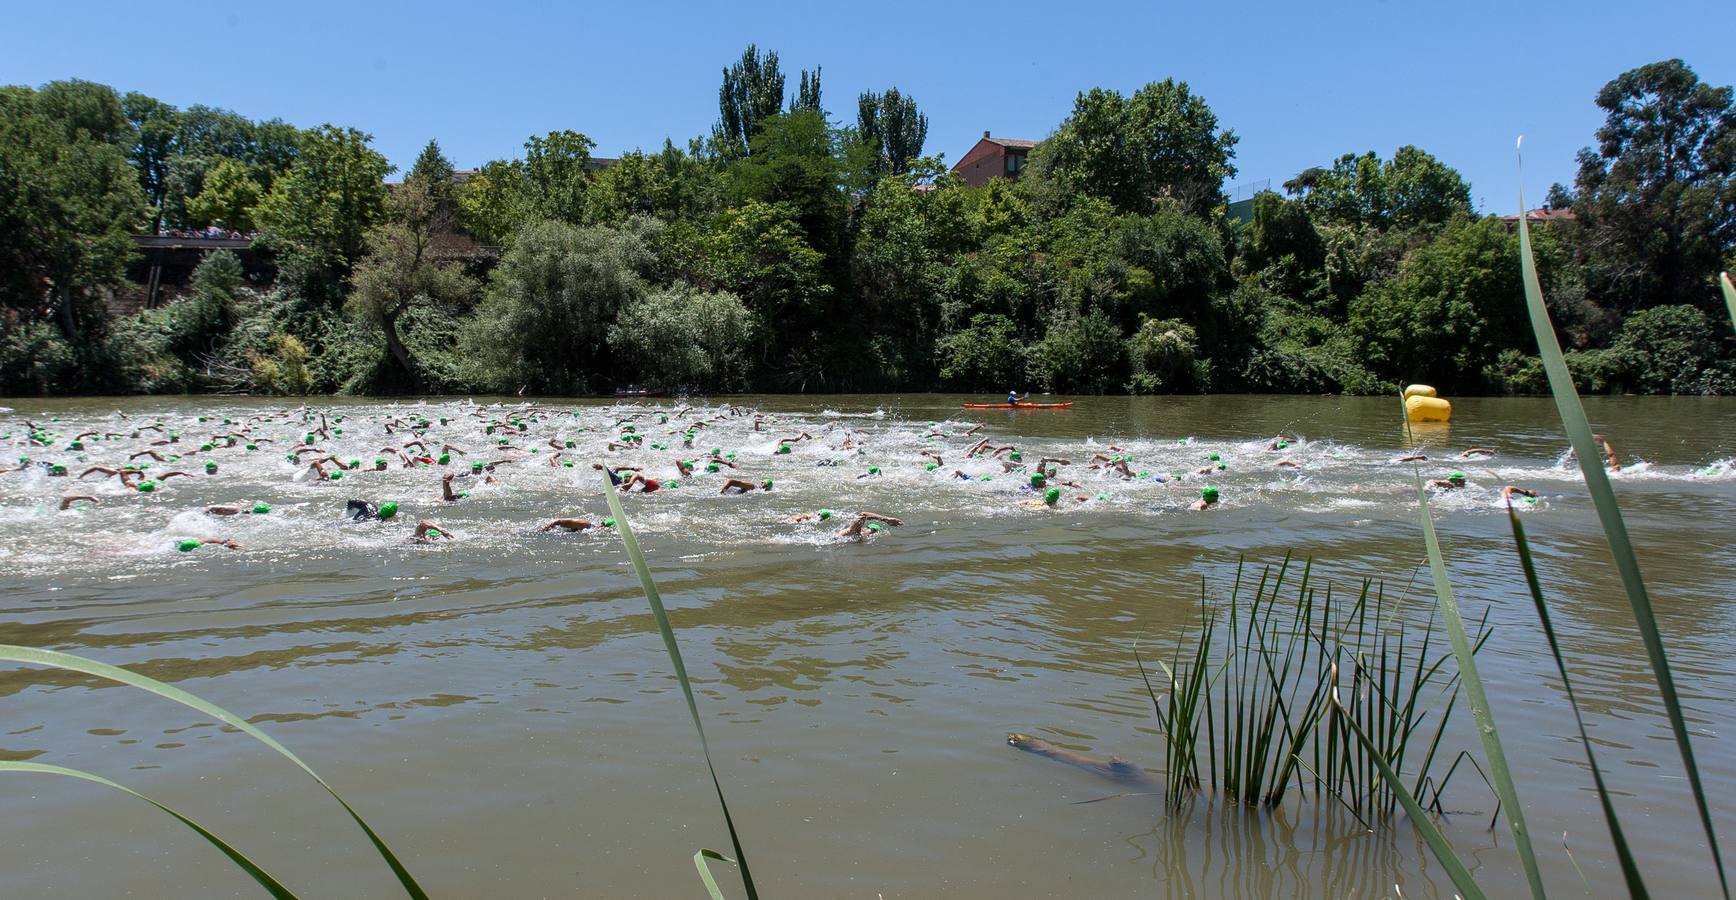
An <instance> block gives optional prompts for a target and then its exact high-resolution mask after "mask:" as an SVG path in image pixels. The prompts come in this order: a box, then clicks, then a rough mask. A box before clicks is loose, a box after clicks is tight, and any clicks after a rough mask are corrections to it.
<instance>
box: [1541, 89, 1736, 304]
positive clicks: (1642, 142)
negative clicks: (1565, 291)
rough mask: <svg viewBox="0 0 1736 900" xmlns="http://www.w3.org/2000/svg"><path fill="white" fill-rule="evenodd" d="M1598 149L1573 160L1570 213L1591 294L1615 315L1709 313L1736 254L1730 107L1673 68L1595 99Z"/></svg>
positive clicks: (1726, 99) (1735, 163) (1734, 103)
mask: <svg viewBox="0 0 1736 900" xmlns="http://www.w3.org/2000/svg"><path fill="white" fill-rule="evenodd" d="M1597 105H1598V108H1599V109H1602V110H1603V111H1604V113H1605V119H1604V123H1603V126H1602V127H1600V128H1599V129H1598V130H1597V146H1596V147H1587V148H1586V149H1584V150H1581V151H1580V153H1579V178H1578V199H1577V200H1576V201H1575V202H1574V205H1573V210H1574V213H1575V215H1576V216H1577V218H1578V221H1579V223H1580V224H1581V226H1582V227H1583V228H1584V229H1586V231H1587V233H1588V236H1589V248H1588V249H1589V251H1590V255H1591V258H1592V263H1591V280H1592V285H1593V290H1594V292H1595V293H1596V294H1598V295H1599V296H1601V297H1602V298H1603V300H1604V302H1606V303H1608V304H1610V305H1612V306H1614V307H1615V308H1617V309H1619V310H1624V311H1625V310H1632V309H1637V308H1641V307H1645V306H1651V305H1658V304H1684V303H1693V304H1699V305H1701V306H1703V307H1705V308H1707V309H1715V308H1716V305H1717V294H1718V290H1717V288H1716V287H1715V286H1714V285H1713V283H1712V279H1713V278H1714V277H1715V276H1716V273H1717V271H1718V267H1719V264H1720V261H1721V259H1720V258H1721V256H1722V255H1723V254H1724V253H1726V252H1728V250H1729V248H1730V247H1731V246H1732V245H1733V244H1736V100H1733V95H1732V91H1731V88H1730V87H1728V86H1726V87H1713V86H1712V85H1709V84H1706V83H1704V82H1702V81H1701V80H1700V79H1699V76H1697V75H1696V74H1695V73H1694V70H1693V69H1691V68H1689V67H1688V66H1687V64H1686V63H1684V62H1682V61H1681V60H1679V59H1671V60H1665V61H1663V62H1655V63H1652V64H1650V65H1645V66H1641V67H1639V68H1637V69H1633V70H1630V71H1627V72H1623V73H1622V74H1621V75H1618V76H1616V78H1615V79H1614V80H1612V81H1610V82H1609V83H1608V84H1606V85H1604V86H1603V89H1602V90H1600V91H1598V94H1597Z"/></svg>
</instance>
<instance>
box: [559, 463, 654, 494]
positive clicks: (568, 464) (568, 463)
mask: <svg viewBox="0 0 1736 900" xmlns="http://www.w3.org/2000/svg"><path fill="white" fill-rule="evenodd" d="M568 465H571V463H568ZM663 486H664V487H666V488H678V487H680V486H681V482H679V481H676V480H674V479H670V480H669V481H665V482H663Z"/></svg>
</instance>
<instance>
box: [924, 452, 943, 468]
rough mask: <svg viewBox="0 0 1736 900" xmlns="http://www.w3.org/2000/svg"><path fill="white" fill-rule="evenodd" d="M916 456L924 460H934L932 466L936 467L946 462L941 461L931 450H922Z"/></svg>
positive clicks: (938, 455)
mask: <svg viewBox="0 0 1736 900" xmlns="http://www.w3.org/2000/svg"><path fill="white" fill-rule="evenodd" d="M917 455H918V456H921V457H923V458H924V459H932V460H934V464H935V465H937V466H944V465H946V460H944V459H942V458H941V456H940V454H938V453H936V452H934V451H933V450H924V451H922V452H921V453H919V454H917Z"/></svg>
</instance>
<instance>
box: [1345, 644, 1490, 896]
mask: <svg viewBox="0 0 1736 900" xmlns="http://www.w3.org/2000/svg"><path fill="white" fill-rule="evenodd" d="M1337 668H1338V666H1337V665H1336V664H1334V665H1333V670H1334V671H1333V673H1332V682H1333V688H1332V703H1333V705H1334V706H1337V707H1338V711H1339V712H1340V713H1342V715H1341V716H1340V719H1341V720H1342V721H1343V722H1344V723H1345V724H1346V725H1348V726H1350V731H1351V733H1352V734H1354V735H1356V740H1357V743H1359V744H1361V745H1362V749H1363V751H1364V752H1365V753H1367V755H1368V758H1369V759H1371V760H1373V761H1374V765H1375V767H1376V768H1377V769H1379V770H1380V777H1381V778H1383V779H1385V780H1386V784H1387V787H1389V788H1391V789H1392V794H1393V796H1394V797H1397V798H1398V802H1399V803H1400V804H1402V805H1403V806H1404V811H1405V815H1407V816H1409V817H1410V820H1411V824H1412V825H1414V826H1416V829H1417V832H1418V833H1420V834H1421V835H1422V836H1423V841H1424V842H1426V843H1427V844H1428V845H1429V850H1430V851H1431V852H1433V853H1434V855H1435V859H1437V860H1439V861H1440V863H1441V867H1442V868H1444V869H1446V870H1447V877H1448V878H1451V879H1452V880H1453V886H1454V887H1456V888H1458V889H1459V896H1461V897H1463V898H1464V900H1484V898H1485V897H1486V896H1487V895H1485V894H1484V893H1483V889H1482V888H1481V887H1479V886H1478V885H1477V880H1476V879H1475V878H1472V877H1471V871H1470V870H1469V869H1466V868H1465V864H1464V863H1462V862H1460V861H1459V857H1458V855H1457V854H1455V853H1454V852H1453V846H1452V845H1451V844H1449V843H1447V836H1446V835H1444V834H1441V829H1440V826H1438V825H1436V824H1435V823H1434V820H1433V819H1430V818H1429V816H1428V813H1425V812H1423V808H1422V807H1421V806H1419V805H1417V801H1416V799H1415V798H1414V797H1412V796H1411V795H1410V791H1409V789H1407V788H1406V787H1405V784H1404V781H1403V779H1401V778H1399V777H1398V773H1397V772H1394V771H1393V770H1392V766H1391V765H1390V764H1389V763H1387V761H1386V757H1384V756H1382V755H1381V754H1380V751H1379V749H1377V748H1376V747H1375V746H1374V742H1373V741H1371V740H1369V739H1368V735H1367V734H1365V733H1364V732H1363V730H1362V726H1361V725H1358V724H1357V723H1356V716H1355V714H1353V713H1352V712H1351V711H1350V710H1348V709H1346V708H1345V707H1344V701H1343V700H1342V699H1340V698H1339V696H1338V687H1337V683H1338V672H1337Z"/></svg>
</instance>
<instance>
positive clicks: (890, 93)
mask: <svg viewBox="0 0 1736 900" xmlns="http://www.w3.org/2000/svg"><path fill="white" fill-rule="evenodd" d="M856 105H857V109H856V133H857V135H858V136H859V137H860V139H861V140H862V143H864V144H866V145H867V146H868V147H870V148H872V149H873V150H874V152H875V154H876V155H877V158H878V163H877V165H876V171H878V172H880V173H882V174H890V175H903V174H904V173H906V172H908V171H910V164H911V163H912V162H913V161H915V160H917V159H919V158H921V156H922V145H923V144H925V143H927V142H928V117H927V116H925V115H923V114H922V113H921V112H920V111H918V110H917V108H916V99H915V98H914V97H906V96H905V95H903V94H901V93H899V91H898V88H895V87H894V88H888V89H887V90H886V93H884V94H876V93H874V92H872V91H864V92H863V93H862V96H860V97H858V98H857V101H856Z"/></svg>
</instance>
